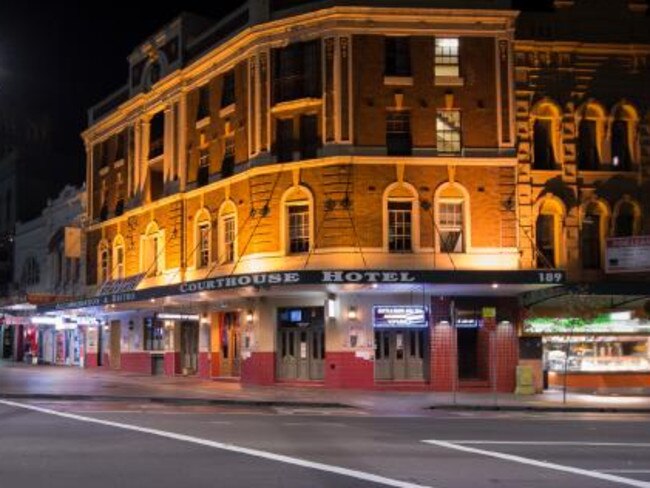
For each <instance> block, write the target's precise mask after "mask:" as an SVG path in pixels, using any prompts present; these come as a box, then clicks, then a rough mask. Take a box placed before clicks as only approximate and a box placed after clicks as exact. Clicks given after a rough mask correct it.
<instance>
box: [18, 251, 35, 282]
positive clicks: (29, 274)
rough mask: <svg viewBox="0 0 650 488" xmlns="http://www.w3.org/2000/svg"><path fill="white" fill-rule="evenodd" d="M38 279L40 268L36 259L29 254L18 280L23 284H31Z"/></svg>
mask: <svg viewBox="0 0 650 488" xmlns="http://www.w3.org/2000/svg"><path fill="white" fill-rule="evenodd" d="M39 281H40V269H39V266H38V261H36V258H35V257H33V256H30V257H29V258H27V260H26V261H25V263H24V264H23V270H22V273H21V277H20V282H21V284H22V285H23V286H32V285H36V284H38V282H39Z"/></svg>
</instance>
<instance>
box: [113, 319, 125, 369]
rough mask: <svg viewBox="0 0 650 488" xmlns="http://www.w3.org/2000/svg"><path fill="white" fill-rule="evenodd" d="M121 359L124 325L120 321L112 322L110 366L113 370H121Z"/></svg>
mask: <svg viewBox="0 0 650 488" xmlns="http://www.w3.org/2000/svg"><path fill="white" fill-rule="evenodd" d="M121 357H122V323H121V322H120V321H119V320H111V355H110V366H111V368H112V369H120V366H121Z"/></svg>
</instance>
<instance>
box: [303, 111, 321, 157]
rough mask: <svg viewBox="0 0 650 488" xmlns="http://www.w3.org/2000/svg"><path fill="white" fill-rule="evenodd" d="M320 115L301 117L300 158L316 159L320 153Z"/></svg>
mask: <svg viewBox="0 0 650 488" xmlns="http://www.w3.org/2000/svg"><path fill="white" fill-rule="evenodd" d="M319 143H320V140H319V138H318V116H317V115H302V116H301V117H300V159H314V158H316V157H317V155H318V146H319Z"/></svg>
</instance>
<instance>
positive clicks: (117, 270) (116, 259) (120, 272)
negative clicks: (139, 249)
mask: <svg viewBox="0 0 650 488" xmlns="http://www.w3.org/2000/svg"><path fill="white" fill-rule="evenodd" d="M124 276H125V268H124V238H123V237H122V236H121V235H119V234H118V235H117V236H116V237H115V239H113V279H114V280H121V279H124Z"/></svg>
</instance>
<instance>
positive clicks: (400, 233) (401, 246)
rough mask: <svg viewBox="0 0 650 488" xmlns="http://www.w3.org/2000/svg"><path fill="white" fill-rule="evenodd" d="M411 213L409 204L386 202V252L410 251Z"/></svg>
mask: <svg viewBox="0 0 650 488" xmlns="http://www.w3.org/2000/svg"><path fill="white" fill-rule="evenodd" d="M412 211H413V209H412V204H411V202H390V201H389V202H388V250H389V251H390V252H411V251H412V237H411V227H412V222H411V219H412Z"/></svg>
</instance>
